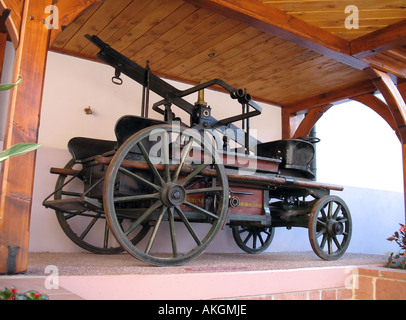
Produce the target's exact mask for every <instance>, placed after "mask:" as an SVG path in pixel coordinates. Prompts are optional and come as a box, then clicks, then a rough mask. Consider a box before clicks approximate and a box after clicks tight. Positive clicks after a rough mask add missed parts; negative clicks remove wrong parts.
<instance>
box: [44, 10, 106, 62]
mask: <svg viewBox="0 0 406 320" xmlns="http://www.w3.org/2000/svg"><path fill="white" fill-rule="evenodd" d="M101 5H102V2H98V3H96V4H95V5H93V6H91V7H90V8H88V9H87V10H85V11H83V12H82V14H81V15H79V16H78V17H77V18H76V19H75V20H74V21H73V22H72V23H71V24H69V26H68V27H67V28H66V29H65V30H63V32H61V33H59V34H58V35H57V36H56V38H55V39H54V41H52V42H50V44H51V49H52V50H63V47H64V46H65V44H66V43H67V42H68V41H69V40H70V39H72V38H73V36H74V35H75V34H76V33H77V32H78V30H79V29H80V28H81V27H82V25H83V24H84V23H86V21H88V20H89V19H90V17H91V16H92V15H93V14H94V13H95V12H96V11H97V10H98V8H99V7H100V6H101ZM72 55H77V53H76V52H75V54H72Z"/></svg>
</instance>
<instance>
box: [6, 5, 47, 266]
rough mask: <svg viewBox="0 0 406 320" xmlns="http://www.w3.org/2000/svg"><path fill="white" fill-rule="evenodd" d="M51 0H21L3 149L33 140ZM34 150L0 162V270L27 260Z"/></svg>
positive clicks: (39, 98)
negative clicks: (0, 166)
mask: <svg viewBox="0 0 406 320" xmlns="http://www.w3.org/2000/svg"><path fill="white" fill-rule="evenodd" d="M52 4H53V1H52V0H25V1H24V6H23V12H22V25H21V32H20V38H19V39H20V41H19V44H18V48H17V50H16V55H15V61H14V74H13V77H14V78H13V80H16V79H17V77H18V75H22V76H23V81H22V83H21V84H20V85H18V86H17V87H15V88H14V89H13V91H12V92H11V94H10V102H9V111H8V118H7V124H6V133H5V141H4V148H8V147H10V146H12V145H14V144H16V143H19V142H37V138H38V128H39V117H40V110H41V102H42V90H43V82H44V73H45V65H46V59H47V53H48V47H49V33H50V30H48V29H47V28H46V26H45V24H44V21H45V20H46V18H47V16H48V15H49V14H47V13H46V12H45V8H46V7H47V6H48V5H52ZM34 170H35V152H31V153H28V154H26V155H22V156H18V157H14V158H12V159H9V160H6V161H5V162H3V166H2V175H1V178H2V180H1V181H0V183H1V185H0V191H1V194H0V273H8V274H12V273H22V272H25V271H26V268H27V263H28V245H29V235H30V234H29V227H30V214H31V202H32V191H33V184H34Z"/></svg>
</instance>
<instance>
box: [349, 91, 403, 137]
mask: <svg viewBox="0 0 406 320" xmlns="http://www.w3.org/2000/svg"><path fill="white" fill-rule="evenodd" d="M351 100H354V101H358V102H360V103H362V104H364V105H366V106H367V107H369V108H371V109H372V110H374V111H375V112H376V113H377V114H379V115H380V116H381V117H382V118H383V119H384V120H385V121H386V122H387V123H388V125H389V126H390V127H391V128H392V129H393V130H394V131H395V132H396V133H397V131H398V127H397V125H396V122H395V120H394V119H393V117H392V113H391V112H390V109H389V107H388V105H387V104H386V103H385V102H383V101H382V100H381V99H379V98H377V97H376V96H375V95H373V94H364V95H361V96H357V97H354V98H352V99H351ZM397 134H398V133H397Z"/></svg>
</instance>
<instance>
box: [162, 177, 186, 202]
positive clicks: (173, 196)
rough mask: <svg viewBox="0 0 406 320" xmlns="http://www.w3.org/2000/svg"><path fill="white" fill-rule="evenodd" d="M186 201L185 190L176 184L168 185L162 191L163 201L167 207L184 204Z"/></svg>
mask: <svg viewBox="0 0 406 320" xmlns="http://www.w3.org/2000/svg"><path fill="white" fill-rule="evenodd" d="M185 199H186V191H185V189H184V188H183V187H182V186H181V185H178V184H176V183H167V184H166V185H165V186H164V187H163V188H162V189H161V200H162V202H163V203H164V204H165V205H166V206H167V207H173V206H177V205H180V204H182V203H183V202H184V201H185Z"/></svg>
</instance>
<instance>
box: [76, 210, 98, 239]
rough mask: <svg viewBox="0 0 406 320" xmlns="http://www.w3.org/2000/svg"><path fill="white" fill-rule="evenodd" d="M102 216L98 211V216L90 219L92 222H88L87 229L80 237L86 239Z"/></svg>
mask: <svg viewBox="0 0 406 320" xmlns="http://www.w3.org/2000/svg"><path fill="white" fill-rule="evenodd" d="M100 216H101V213H98V214H97V215H96V217H94V218H93V219H92V221H90V223H89V224H88V226H87V227H86V228H85V230H84V231H83V232H82V234H81V235H80V237H79V238H80V239H82V240H83V239H84V238H85V237H86V236H87V235H88V233H89V231H90V230H91V229H92V228H93V227H94V225H95V223H96V222H97V220H98V219H99V218H100Z"/></svg>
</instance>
